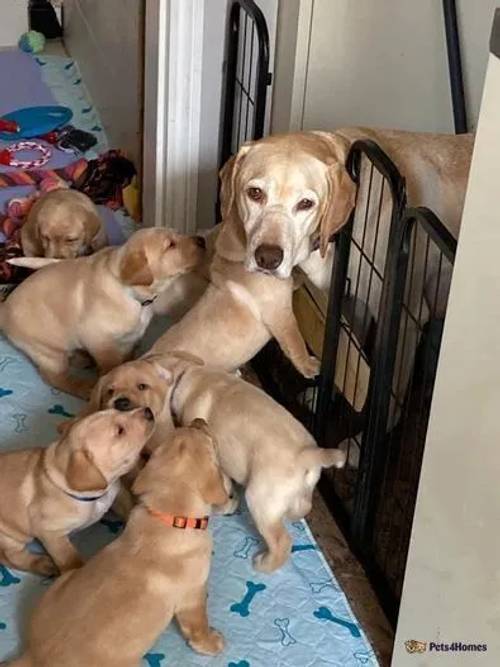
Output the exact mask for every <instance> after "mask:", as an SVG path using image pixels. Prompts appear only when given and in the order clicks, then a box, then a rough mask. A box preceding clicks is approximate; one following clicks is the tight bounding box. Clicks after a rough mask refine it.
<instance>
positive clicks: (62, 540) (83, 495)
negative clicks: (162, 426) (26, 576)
mask: <svg viewBox="0 0 500 667" xmlns="http://www.w3.org/2000/svg"><path fill="white" fill-rule="evenodd" d="M154 426H155V422H154V416H153V413H152V412H151V410H150V409H149V408H137V409H136V410H132V411H130V412H119V411H118V410H104V411H102V412H96V413H94V414H92V415H89V416H88V417H85V418H83V419H80V420H78V421H76V422H75V423H74V424H72V425H71V427H70V428H68V429H67V430H65V432H64V434H63V435H62V436H61V438H60V439H59V440H58V441H56V442H53V443H52V444H50V445H49V446H48V447H34V448H32V449H23V450H15V451H10V452H4V453H2V454H0V496H1V498H2V502H1V503H0V562H2V563H4V564H5V565H8V566H10V567H13V568H16V569H18V570H26V571H30V572H35V573H37V574H40V575H43V576H52V575H55V574H57V573H59V572H61V573H62V572H65V571H67V570H71V569H74V568H76V567H79V566H80V565H81V564H82V560H81V558H80V556H79V554H78V552H77V551H76V549H75V547H74V546H73V545H72V543H71V542H70V540H69V537H68V536H69V534H70V533H72V532H73V531H76V530H81V529H82V528H85V527H87V526H89V525H91V524H93V523H95V522H97V521H99V519H100V518H101V517H102V516H103V515H104V514H105V513H106V512H107V511H108V509H109V508H110V507H111V505H112V503H113V502H114V500H115V498H116V496H117V494H118V492H119V490H120V478H121V477H122V476H123V475H125V474H126V473H128V472H129V471H130V470H131V469H132V468H133V467H134V466H135V465H136V463H137V460H138V458H139V455H140V452H141V450H142V448H143V447H144V445H145V444H146V442H147V440H148V438H149V437H150V436H151V434H152V433H153V430H154ZM34 538H36V539H38V540H39V541H40V542H41V543H42V544H43V546H44V547H45V550H46V551H47V555H40V554H34V553H31V552H30V551H29V550H28V549H27V546H28V544H29V543H30V542H31V541H32V540H33V539H34Z"/></svg>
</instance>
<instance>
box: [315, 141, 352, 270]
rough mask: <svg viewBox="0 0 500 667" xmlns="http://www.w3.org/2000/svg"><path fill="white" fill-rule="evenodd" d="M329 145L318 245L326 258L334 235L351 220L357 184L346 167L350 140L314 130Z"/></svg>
mask: <svg viewBox="0 0 500 667" xmlns="http://www.w3.org/2000/svg"><path fill="white" fill-rule="evenodd" d="M312 134H314V135H316V136H317V137H318V138H320V139H321V140H322V141H323V142H324V143H325V144H326V145H327V146H328V154H329V157H328V159H327V164H328V200H327V203H326V207H325V210H324V212H323V215H322V218H321V220H320V228H319V248H320V252H321V256H322V257H324V256H325V254H326V251H327V249H328V244H329V242H330V239H331V237H332V236H333V235H334V234H336V233H337V232H338V230H339V229H340V228H341V227H343V226H344V225H345V224H346V222H347V221H348V220H349V216H350V214H351V211H352V209H353V208H354V205H355V203H356V192H357V187H356V184H355V183H354V181H353V180H352V179H351V177H350V176H349V174H348V172H347V169H346V166H345V164H346V160H347V155H348V153H349V149H350V146H351V144H350V142H349V141H348V140H347V139H345V138H344V137H340V136H339V135H336V134H335V133H330V132H313V133H312Z"/></svg>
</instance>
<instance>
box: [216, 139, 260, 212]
mask: <svg viewBox="0 0 500 667" xmlns="http://www.w3.org/2000/svg"><path fill="white" fill-rule="evenodd" d="M253 143H254V142H253V141H247V142H245V143H244V144H243V145H242V146H241V148H240V149H239V151H238V152H237V153H236V155H233V156H232V157H230V158H229V160H228V161H227V162H226V163H225V164H224V166H223V167H222V169H221V170H220V172H219V177H220V205H221V213H222V220H226V218H228V217H229V215H230V213H231V209H232V208H233V204H234V198H235V189H236V177H237V175H238V171H239V169H240V167H241V163H242V162H243V158H244V157H245V155H246V154H247V153H248V151H249V150H250V148H251V147H252V145H253Z"/></svg>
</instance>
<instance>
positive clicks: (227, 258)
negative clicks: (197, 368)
mask: <svg viewBox="0 0 500 667" xmlns="http://www.w3.org/2000/svg"><path fill="white" fill-rule="evenodd" d="M347 151H348V144H347V142H344V141H341V142H339V141H337V140H336V139H335V138H333V139H332V138H331V137H330V136H327V135H324V134H322V133H308V134H299V135H284V136H276V137H269V138H267V139H265V140H262V141H259V142H256V143H250V144H245V145H244V146H243V147H242V148H241V149H240V151H239V152H238V154H237V155H236V156H234V157H233V158H231V160H229V162H228V163H227V164H226V165H225V167H224V168H223V170H222V172H221V179H222V189H221V202H222V215H223V224H222V227H221V231H220V233H219V235H218V238H217V241H216V244H215V255H214V259H213V262H212V266H211V271H210V278H211V283H210V285H209V287H208V289H207V291H206V292H205V294H204V295H203V296H202V297H201V299H200V300H199V301H198V302H197V303H196V304H195V306H194V307H193V308H192V310H191V311H189V312H188V313H187V315H186V316H185V317H184V318H183V319H182V320H181V321H180V322H179V323H177V324H176V325H174V326H173V327H172V328H171V329H169V331H167V332H166V333H165V334H164V335H163V336H162V337H161V338H160V339H159V340H158V341H157V342H156V344H155V345H154V346H153V348H152V351H153V352H160V353H164V352H167V351H171V350H183V351H186V352H190V353H192V354H195V355H197V356H199V357H201V358H202V359H204V360H205V361H207V362H210V363H211V364H214V365H216V366H221V367H223V368H225V369H228V370H232V369H235V368H237V367H238V366H240V365H242V364H243V363H245V362H247V361H248V360H249V359H251V358H252V357H253V356H254V355H255V354H256V353H257V352H258V351H259V350H260V349H261V348H262V347H263V345H265V344H266V343H267V341H268V340H269V339H270V338H271V337H274V338H276V340H277V341H278V343H279V345H280V346H281V348H282V350H283V352H284V353H285V354H286V355H287V356H288V357H289V359H290V360H291V361H292V363H293V364H294V365H295V367H296V368H297V370H299V372H301V373H302V374H303V375H304V376H305V377H313V376H314V375H316V374H317V372H318V367H319V365H318V361H317V360H316V359H315V358H314V357H311V355H310V354H309V352H308V350H307V348H306V345H305V343H304V340H303V338H302V336H301V334H300V331H299V328H298V325H297V321H296V319H295V317H294V314H293V310H292V291H293V280H292V269H293V268H294V266H296V265H297V264H299V263H300V262H302V261H304V260H305V259H307V257H308V256H309V255H310V253H311V250H312V248H313V245H314V243H315V241H316V238H317V236H318V234H319V237H320V243H321V247H322V249H326V247H327V246H328V239H329V238H330V237H331V235H332V234H333V233H335V231H336V230H337V229H339V228H340V227H341V226H342V225H343V224H344V222H345V221H346V220H347V219H348V216H349V214H350V212H351V210H352V208H353V206H354V200H355V186H354V183H353V182H352V180H351V179H350V177H349V175H348V173H347V171H346V169H345V166H344V164H345V160H346V156H347Z"/></svg>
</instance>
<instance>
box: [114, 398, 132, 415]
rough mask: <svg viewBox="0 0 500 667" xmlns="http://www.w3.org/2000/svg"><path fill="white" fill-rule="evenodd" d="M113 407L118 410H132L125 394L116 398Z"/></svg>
mask: <svg viewBox="0 0 500 667" xmlns="http://www.w3.org/2000/svg"><path fill="white" fill-rule="evenodd" d="M113 407H114V408H115V410H120V412H128V410H132V403H131V402H130V399H129V398H127V397H126V396H120V398H117V399H116V401H115V402H114V403H113Z"/></svg>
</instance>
